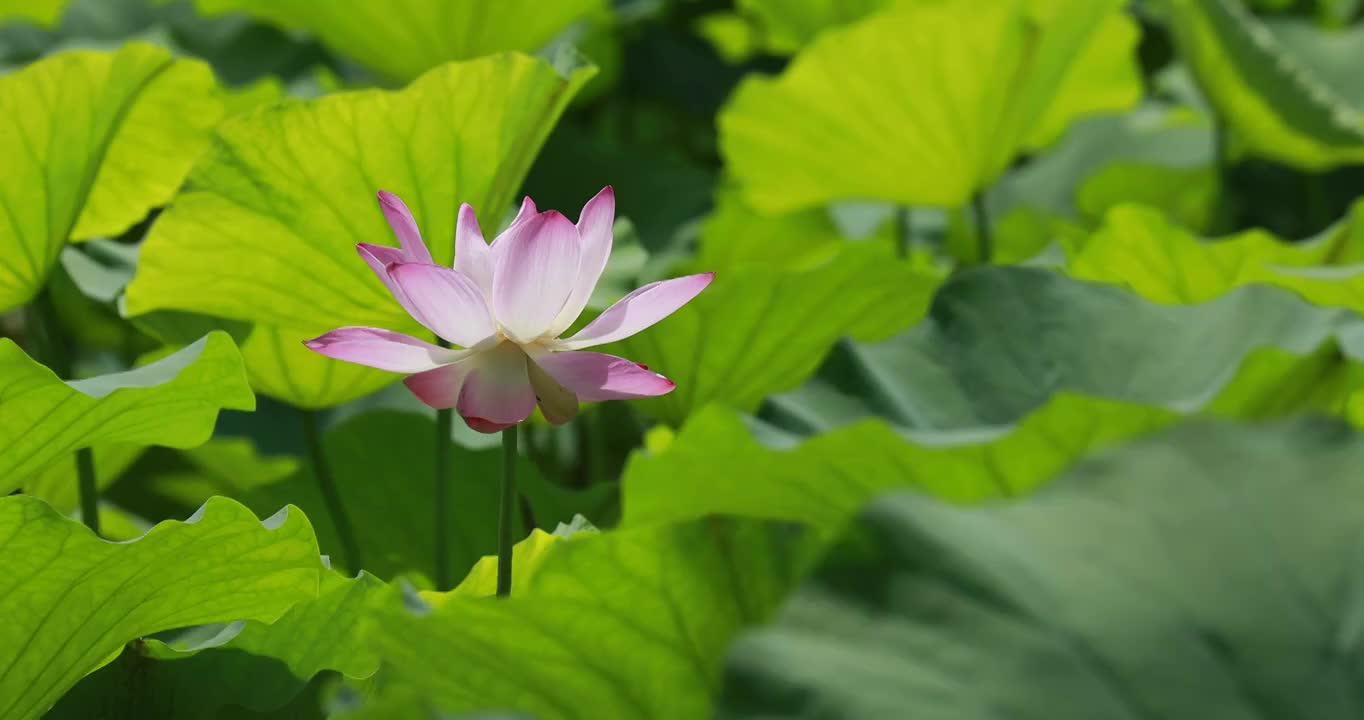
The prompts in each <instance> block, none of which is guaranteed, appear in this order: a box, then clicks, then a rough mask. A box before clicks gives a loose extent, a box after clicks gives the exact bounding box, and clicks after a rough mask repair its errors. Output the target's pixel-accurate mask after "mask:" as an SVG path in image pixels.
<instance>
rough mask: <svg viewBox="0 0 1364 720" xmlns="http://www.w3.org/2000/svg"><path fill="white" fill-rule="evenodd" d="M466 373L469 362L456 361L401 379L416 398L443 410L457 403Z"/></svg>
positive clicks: (467, 372)
mask: <svg viewBox="0 0 1364 720" xmlns="http://www.w3.org/2000/svg"><path fill="white" fill-rule="evenodd" d="M468 374H469V362H468V361H465V362H457V363H454V364H452V365H443V366H441V367H438V368H436V369H435V370H427V371H426V372H420V373H417V374H416V375H409V376H407V377H406V378H404V379H403V384H404V385H406V386H407V389H408V390H411V391H412V394H413V395H416V396H417V399H418V400H421V401H422V402H424V403H426V404H427V405H430V406H431V407H433V408H435V409H437V410H444V409H446V408H452V407H454V406H455V405H456V404H458V403H459V393H460V391H461V390H463V389H464V378H465V377H466V376H467V375H468Z"/></svg>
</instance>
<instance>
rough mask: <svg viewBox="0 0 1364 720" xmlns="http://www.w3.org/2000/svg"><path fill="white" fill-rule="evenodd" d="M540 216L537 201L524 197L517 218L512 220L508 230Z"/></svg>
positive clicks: (503, 232)
mask: <svg viewBox="0 0 1364 720" xmlns="http://www.w3.org/2000/svg"><path fill="white" fill-rule="evenodd" d="M539 214H540V211H539V210H538V209H537V208H536V207H535V201H534V200H531V199H530V196H529V195H528V196H526V197H523V198H521V207H520V208H518V209H517V211H516V217H514V218H512V221H511V224H510V225H508V226H507V230H510V229H512V228H514V227H516V226H517V225H520V224H521V223H523V222H525V221H527V220H529V219H531V218H533V217H535V216H536V215H539ZM502 234H503V235H505V234H506V230H503V231H502ZM498 237H499V238H500V237H502V236H501V235H499V236H498ZM493 242H497V240H496V239H494V240H493Z"/></svg>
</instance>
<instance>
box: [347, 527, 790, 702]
mask: <svg viewBox="0 0 1364 720" xmlns="http://www.w3.org/2000/svg"><path fill="white" fill-rule="evenodd" d="M791 541H792V538H791V537H790V533H789V532H787V531H786V530H785V529H783V528H779V527H771V526H767V525H762V524H758V523H752V522H745V521H732V520H728V519H723V518H711V519H708V520H707V521H704V522H697V523H689V524H684V525H675V526H670V527H663V528H650V529H643V530H631V531H620V532H608V533H602V534H600V535H595V536H587V537H584V538H582V539H581V540H577V539H575V540H572V541H570V542H563V543H558V544H557V545H556V546H555V548H554V551H553V552H552V553H550V554H549V556H548V557H547V558H546V559H545V561H544V564H543V565H541V567H540V569H539V571H538V572H537V573H536V574H535V575H534V576H533V579H532V580H531V583H530V586H529V587H528V588H526V590H525V592H524V593H517V594H516V595H515V596H513V597H511V598H503V599H496V600H495V599H491V598H485V597H462V596H451V597H448V598H447V599H446V601H445V602H444V604H442V605H441V606H440V607H438V608H435V609H419V610H416V611H414V610H413V609H412V608H411V607H408V606H407V605H405V604H404V603H400V602H394V603H392V605H391V606H386V607H382V608H380V609H378V610H376V611H375V619H374V624H373V626H372V630H371V635H372V637H373V638H374V640H375V643H376V645H377V646H378V648H379V654H380V657H381V658H382V661H383V665H384V668H385V673H386V677H385V680H386V683H385V687H384V688H382V691H381V693H380V694H381V697H382V696H383V695H384V694H386V693H389V692H394V693H401V692H403V691H404V689H406V690H407V691H408V692H413V691H415V692H416V693H417V694H419V696H420V697H422V698H423V699H425V700H426V702H427V704H428V705H429V706H431V707H435V708H439V709H441V710H445V711H451V712H470V711H479V710H493V709H496V710H500V711H515V712H522V713H526V714H528V715H530V716H532V717H535V718H538V719H539V720H556V719H559V718H576V717H581V716H582V713H583V712H584V711H583V708H591V710H590V714H591V715H592V716H594V717H603V718H655V719H657V720H670V719H671V718H678V719H679V720H680V719H682V718H696V717H705V716H706V715H707V714H708V711H709V708H710V703H711V697H712V694H713V693H714V692H716V690H717V689H718V680H719V675H718V670H719V664H720V662H721V661H722V659H723V653H724V648H725V647H726V646H727V645H728V643H729V641H730V640H731V639H732V638H733V637H734V636H735V635H736V634H737V633H738V632H739V630H740V629H741V628H743V627H745V626H747V625H751V624H754V623H759V622H762V621H763V620H764V619H766V618H767V617H768V616H769V614H770V613H771V611H772V610H773V608H775V606H776V604H777V602H778V601H779V600H780V598H781V596H782V594H783V593H784V592H785V590H786V589H787V588H788V587H789V586H790V584H791V583H792V582H793V581H794V577H793V573H794V568H793V567H792V566H791V565H790V564H789V559H788V556H787V555H785V554H784V553H783V552H782V549H783V548H785V547H786V543H789V542H791ZM452 657H470V658H478V661H477V662H471V663H463V664H461V665H460V667H459V672H450V668H449V667H448V665H447V664H446V660H445V659H446V658H452Z"/></svg>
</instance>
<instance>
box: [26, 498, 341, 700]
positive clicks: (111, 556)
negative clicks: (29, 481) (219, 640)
mask: <svg viewBox="0 0 1364 720" xmlns="http://www.w3.org/2000/svg"><path fill="white" fill-rule="evenodd" d="M0 546H3V547H4V548H5V552H4V553H3V555H0V614H3V616H4V618H5V622H4V623H3V624H0V647H4V648H6V652H5V654H4V655H0V716H3V717H5V718H7V719H8V718H15V719H16V720H26V719H27V718H36V717H38V716H39V715H41V714H42V713H43V712H45V711H46V710H47V709H48V708H49V707H51V706H52V704H53V703H54V702H56V700H57V699H58V698H59V697H61V695H62V693H64V692H65V691H66V690H67V689H68V688H70V687H71V686H72V685H74V684H75V683H76V681H77V680H79V679H80V678H81V677H82V676H84V675H85V674H86V673H89V672H90V671H92V670H94V669H95V668H97V667H99V666H100V665H101V664H103V663H104V662H106V661H108V660H110V659H112V657H113V656H114V655H115V654H116V653H117V652H118V651H119V650H120V648H121V647H122V646H123V644H124V643H126V642H129V641H131V640H134V639H136V638H140V637H142V636H144V635H149V634H152V633H155V632H160V631H163V630H170V629H174V628H181V627H186V626H189V625H196V624H203V623H213V622H230V621H234V620H257V621H260V622H266V623H268V622H273V621H274V620H275V619H277V618H279V617H280V616H281V615H283V614H284V613H285V611H286V610H288V609H289V608H290V606H292V605H294V604H295V603H297V602H299V601H302V600H306V599H308V598H310V597H313V596H315V595H316V594H317V590H318V577H319V571H320V570H321V566H320V565H319V563H318V551H317V541H316V540H315V539H314V538H313V532H312V528H311V527H310V526H309V525H308V520H307V518H305V517H304V516H303V515H302V513H300V512H299V511H298V509H297V508H287V509H286V510H284V511H281V512H280V513H279V514H277V515H275V516H274V517H272V518H271V519H269V520H267V521H266V522H265V523H264V524H262V523H261V522H260V521H259V520H258V519H257V518H256V516H255V515H253V514H251V512H250V511H249V510H247V509H246V508H245V507H242V506H241V505H239V504H237V503H235V502H233V501H231V500H227V499H225V498H215V499H213V500H211V501H209V502H208V503H207V504H206V505H204V507H203V508H202V509H201V510H200V511H199V512H198V513H196V514H195V516H194V517H193V518H191V519H190V520H189V521H188V522H183V523H181V522H165V523H162V524H160V525H158V526H156V527H155V528H153V529H152V530H151V531H149V532H148V533H147V534H146V535H144V536H143V537H141V538H140V539H138V540H136V541H134V542H130V543H110V542H105V541H103V540H100V539H99V538H97V537H95V536H94V535H93V534H92V533H91V532H90V531H89V530H87V529H86V528H85V527H84V526H82V525H80V524H79V523H76V522H73V521H70V520H67V519H65V518H63V517H61V516H60V515H58V514H57V513H56V512H55V511H54V510H53V509H52V508H51V507H50V506H49V505H47V503H44V502H42V501H41V500H37V499H35V498H30V497H25V496H22V495H17V496H13V497H6V498H0Z"/></svg>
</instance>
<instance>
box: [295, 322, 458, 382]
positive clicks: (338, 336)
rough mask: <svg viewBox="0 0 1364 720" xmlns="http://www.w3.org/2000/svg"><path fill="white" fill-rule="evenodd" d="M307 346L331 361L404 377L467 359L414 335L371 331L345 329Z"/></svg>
mask: <svg viewBox="0 0 1364 720" xmlns="http://www.w3.org/2000/svg"><path fill="white" fill-rule="evenodd" d="M303 344H304V345H306V346H307V347H308V349H310V350H312V351H314V352H317V353H321V354H322V355H326V356H327V357H330V358H336V359H337V360H345V361H347V362H353V363H357V364H359V365H368V366H369V367H373V368H379V369H380V370H390V371H392V372H400V373H419V372H423V371H427V370H431V369H432V368H437V367H440V366H442V365H447V364H449V363H453V362H456V361H457V360H459V359H460V358H462V357H464V355H465V354H464V353H462V352H459V351H456V350H447V349H446V348H443V347H440V346H437V345H432V344H431V343H429V342H426V341H425V340H418V339H417V338H414V337H412V336H410V335H404V334H402V333H396V332H393V331H392V330H381V329H379V328H370V327H343V328H340V329H337V330H333V331H331V332H329V333H327V334H325V335H323V336H321V337H319V338H315V339H313V340H308V341H307V342H305V343H303Z"/></svg>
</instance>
